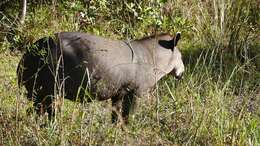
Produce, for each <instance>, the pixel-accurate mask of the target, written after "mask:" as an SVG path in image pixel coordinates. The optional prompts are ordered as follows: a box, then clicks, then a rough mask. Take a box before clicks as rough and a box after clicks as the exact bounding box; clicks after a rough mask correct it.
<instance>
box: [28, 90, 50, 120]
mask: <svg viewBox="0 0 260 146" xmlns="http://www.w3.org/2000/svg"><path fill="white" fill-rule="evenodd" d="M52 94H53V93H52V92H49V91H41V92H39V93H38V94H37V95H36V99H35V100H34V104H33V106H34V108H35V111H36V112H37V113H38V114H39V115H42V114H45V113H46V112H47V113H48V117H49V119H52V118H53V117H54V110H53V107H52V106H53V104H52V103H53V101H54V96H53V95H52Z"/></svg>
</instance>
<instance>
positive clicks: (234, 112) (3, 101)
mask: <svg viewBox="0 0 260 146" xmlns="http://www.w3.org/2000/svg"><path fill="white" fill-rule="evenodd" d="M214 2H215V4H214ZM236 2H237V3H235V2H231V1H229V2H227V3H225V4H224V2H220V1H211V2H201V1H194V2H188V1H183V0H177V1H176V2H175V3H173V2H168V3H166V4H167V5H168V7H169V8H172V10H171V12H170V13H169V14H167V13H166V12H165V13H166V14H163V13H162V12H161V7H162V6H164V3H163V1H161V2H156V3H152V2H149V1H146V0H145V1H142V2H140V3H136V2H134V3H133V4H130V3H128V8H127V10H126V11H122V9H121V8H122V7H125V6H123V5H122V4H121V3H120V2H118V3H117V2H115V3H114V4H111V5H110V4H109V3H107V1H106V0H102V1H99V2H93V3H91V6H92V7H91V10H92V11H94V12H95V13H87V10H86V9H84V6H83V5H82V4H81V3H80V2H79V3H75V2H65V3H63V4H62V5H59V6H57V7H56V8H55V10H53V7H50V6H49V7H47V6H46V5H40V6H37V7H31V8H30V9H29V13H28V17H27V20H26V23H25V25H24V26H23V27H19V28H17V30H19V31H17V32H16V33H15V34H14V36H16V37H15V38H16V39H15V40H14V42H15V44H10V43H7V41H4V43H2V44H3V45H2V46H1V48H0V83H1V84H0V145H252V146H255V145H260V66H259V65H260V63H259V61H260V50H259V47H260V45H259V40H257V39H259V29H257V28H259V24H260V20H259V14H260V13H256V12H259V9H257V7H256V5H255V2H256V1H251V2H247V1H246V0H238V1H236ZM72 3H75V4H72ZM125 5H126V4H125ZM223 5H224V6H223ZM129 7H130V8H129ZM112 8H113V9H112ZM79 11H80V12H83V13H85V14H86V16H85V17H83V18H81V17H78V16H77V15H74V14H77V13H78V12H79ZM255 11H256V12H255ZM134 13H137V14H138V17H139V18H137V17H134V16H133V14H134ZM117 16H118V17H117ZM221 16H222V17H221ZM223 16H224V17H223ZM82 21H84V23H83V22H82ZM1 22H2V23H6V21H5V19H1ZM155 25H156V26H157V29H158V31H167V32H171V33H173V32H176V31H181V32H182V40H181V42H180V46H179V48H181V51H182V54H183V60H184V62H185V67H186V68H185V69H186V71H185V75H184V79H183V80H181V81H176V80H174V79H173V78H172V77H170V76H168V77H166V78H164V79H163V80H161V81H160V82H159V84H158V90H156V91H154V93H153V95H151V96H149V97H146V98H144V97H143V98H138V102H137V107H136V110H135V112H134V114H132V115H131V117H130V123H129V125H127V126H116V125H113V124H111V118H110V113H111V110H112V107H111V103H110V101H109V100H108V101H104V102H99V101H94V102H92V103H84V104H80V103H76V102H71V101H69V100H65V101H64V104H63V106H62V111H61V113H59V114H58V116H57V117H56V121H55V122H53V123H50V122H49V121H48V120H47V117H46V116H42V117H38V116H36V114H31V115H27V114H26V110H27V109H28V108H30V107H32V103H31V102H30V101H28V100H27V99H26V96H25V95H24V92H25V90H24V89H19V88H18V86H17V78H16V67H17V65H18V62H19V59H20V58H21V55H22V53H13V52H10V51H9V50H8V48H9V47H12V46H19V45H20V46H21V45H28V44H30V43H32V42H33V41H35V40H37V39H39V38H41V37H43V36H47V35H53V33H55V32H59V31H82V32H88V33H92V34H97V35H103V36H107V37H111V38H140V37H142V36H146V35H149V34H152V33H153V31H154V29H155V28H154V26H155ZM25 42H26V43H25ZM157 98H158V99H159V102H156V101H157Z"/></svg>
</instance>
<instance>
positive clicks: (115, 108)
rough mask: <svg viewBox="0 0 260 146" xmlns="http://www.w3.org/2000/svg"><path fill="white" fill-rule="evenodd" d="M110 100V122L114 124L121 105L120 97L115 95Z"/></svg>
mask: <svg viewBox="0 0 260 146" xmlns="http://www.w3.org/2000/svg"><path fill="white" fill-rule="evenodd" d="M111 100H112V123H113V124H116V123H117V122H118V116H119V117H120V118H121V116H120V113H121V112H120V109H121V107H122V98H120V97H119V96H115V97H112V98H111Z"/></svg>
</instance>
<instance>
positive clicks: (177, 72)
mask: <svg viewBox="0 0 260 146" xmlns="http://www.w3.org/2000/svg"><path fill="white" fill-rule="evenodd" d="M180 39H181V33H180V32H177V33H176V35H175V36H174V37H173V39H172V41H171V42H172V45H173V47H172V53H173V54H172V55H173V56H172V64H173V68H172V71H171V72H170V74H172V75H173V76H175V78H176V79H178V80H179V79H181V78H182V75H183V72H184V64H183V61H182V56H181V52H180V51H179V49H178V48H177V44H178V41H179V40H180Z"/></svg>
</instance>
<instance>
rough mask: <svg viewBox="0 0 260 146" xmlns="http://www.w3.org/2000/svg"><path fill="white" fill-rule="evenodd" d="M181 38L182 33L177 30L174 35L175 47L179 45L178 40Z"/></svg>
mask: <svg viewBox="0 0 260 146" xmlns="http://www.w3.org/2000/svg"><path fill="white" fill-rule="evenodd" d="M180 39H181V33H180V32H177V33H176V35H175V37H174V47H175V46H177V43H178V41H179V40H180Z"/></svg>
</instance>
